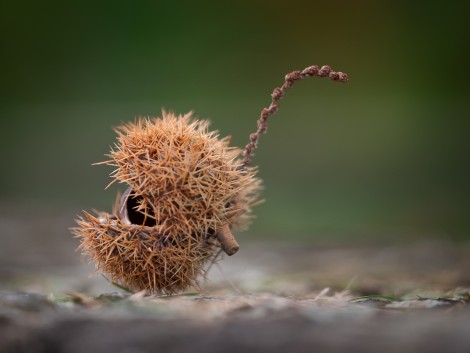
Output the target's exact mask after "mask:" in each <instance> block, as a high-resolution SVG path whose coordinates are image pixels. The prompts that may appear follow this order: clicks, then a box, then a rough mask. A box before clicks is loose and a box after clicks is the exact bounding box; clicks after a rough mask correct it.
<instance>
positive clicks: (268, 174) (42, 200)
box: [0, 0, 470, 239]
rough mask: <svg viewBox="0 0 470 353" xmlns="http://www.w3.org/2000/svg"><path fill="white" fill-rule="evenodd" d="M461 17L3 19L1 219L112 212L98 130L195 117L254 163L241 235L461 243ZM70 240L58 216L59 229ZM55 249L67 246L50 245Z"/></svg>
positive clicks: (68, 8)
mask: <svg viewBox="0 0 470 353" xmlns="http://www.w3.org/2000/svg"><path fill="white" fill-rule="evenodd" d="M469 10H470V6H469V3H468V2H452V1H446V2H432V1H427V2H399V1H381V2H379V1H358V2H356V1H355V2H352V1H351V2H346V1H292V0H291V1H282V2H281V1H232V2H222V1H219V2H215V1H213V2H208V1H198V2H196V1H194V2H190V1H187V2H178V1H174V2H169V1H166V2H163V1H152V2H144V1H140V2H130V1H114V2H99V1H80V2H78V1H75V2H73V1H65V2H64V1H48V0H45V1H40V2H39V1H30V0H29V1H28V0H26V1H16V2H3V3H2V5H1V10H0V26H1V29H0V36H1V51H2V54H1V56H0V62H1V67H2V77H1V81H0V90H1V92H0V93H1V94H0V118H1V129H0V141H1V142H0V143H1V149H0V157H1V171H2V173H0V209H1V210H2V213H3V215H4V217H6V216H5V215H8V217H10V216H12V215H18V216H19V217H21V218H22V219H23V221H24V222H28V218H29V215H31V214H38V213H39V214H44V215H46V216H48V217H50V218H51V219H53V218H54V216H55V215H63V214H64V212H66V213H67V215H68V214H70V215H73V214H77V213H79V212H80V211H81V210H82V209H86V210H90V209H91V208H96V209H103V210H109V209H110V208H111V205H112V203H113V202H114V198H115V193H116V191H117V188H116V187H114V188H112V189H110V190H107V191H104V190H103V189H104V187H105V186H106V185H107V184H108V182H109V176H108V174H109V172H110V171H111V169H109V168H107V167H103V166H97V167H92V166H91V164H92V163H94V162H98V161H102V160H104V158H105V157H104V156H103V155H104V154H106V153H107V152H108V150H109V146H110V145H112V143H113V142H114V133H113V131H112V127H114V126H116V125H118V124H120V123H121V122H124V121H128V120H133V119H134V117H135V116H141V115H159V114H160V110H161V108H162V107H163V108H166V109H170V110H174V111H175V112H177V113H185V112H187V111H189V110H193V111H194V112H195V114H196V115H198V116H199V117H201V118H209V119H210V120H211V121H212V128H214V129H218V130H219V131H220V132H221V134H222V135H232V136H233V140H232V141H233V144H234V145H238V146H244V145H245V144H246V142H247V139H248V135H249V133H250V132H251V131H252V130H254V129H255V127H256V119H257V118H258V115H259V111H260V109H261V108H262V107H264V106H266V105H267V104H269V101H270V97H269V94H270V93H271V91H272V89H273V88H274V87H275V86H277V85H280V84H282V82H283V76H284V74H285V73H287V72H289V71H292V70H294V69H302V68H304V67H306V66H309V65H312V64H317V65H323V64H329V65H331V66H332V67H333V68H334V69H335V70H339V71H344V72H347V73H348V74H349V75H350V82H349V83H348V84H345V85H341V84H336V83H332V82H330V81H329V80H318V79H311V80H305V81H302V82H300V83H298V84H297V85H296V87H295V88H294V89H293V90H292V91H290V92H289V93H288V95H287V96H286V98H285V99H284V100H283V101H282V108H281V110H280V111H279V112H278V114H276V115H275V116H274V117H273V118H272V119H271V121H270V127H269V132H268V134H267V135H265V136H263V138H262V140H261V143H260V148H259V149H258V152H257V155H256V158H255V163H256V164H257V165H258V166H259V168H260V173H259V175H260V176H261V177H262V178H263V179H264V181H265V191H264V198H265V199H266V202H265V203H264V204H263V205H261V206H259V207H258V208H257V210H256V214H257V219H256V221H255V222H254V224H253V225H252V227H251V229H250V232H251V235H253V236H255V235H257V236H260V237H264V239H268V237H276V238H281V237H285V236H289V237H291V238H294V237H297V238H300V239H305V238H309V239H311V238H314V237H317V238H319V237H325V238H330V237H336V236H337V237H356V238H352V239H359V238H361V237H370V238H374V239H386V238H388V237H394V238H396V237H402V238H407V237H420V236H425V237H434V236H435V237H452V238H467V239H470V222H469V218H470V217H469V215H470V202H469V196H470V187H469V180H470V179H469V177H470V165H469V152H470V139H469V128H470V119H469V118H470V114H469V111H470V109H469V108H470V107H469V93H470V89H469V84H468V82H469V71H468V62H469V54H468V52H469V43H470V38H469V27H468V14H469ZM70 225H72V217H70ZM64 233H66V231H64Z"/></svg>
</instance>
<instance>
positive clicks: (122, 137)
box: [74, 112, 260, 293]
mask: <svg viewBox="0 0 470 353" xmlns="http://www.w3.org/2000/svg"><path fill="white" fill-rule="evenodd" d="M208 125H209V124H208V122H207V121H204V120H194V119H192V118H191V114H186V115H184V116H175V115H173V114H172V113H165V112H164V113H163V116H162V118H141V119H138V120H137V121H135V122H134V123H130V124H124V125H122V126H120V127H118V128H117V129H116V132H117V134H118V137H117V143H116V145H115V147H114V148H113V150H112V151H111V154H110V156H111V157H112V159H111V160H109V161H106V162H104V163H106V164H108V165H112V166H114V167H115V168H116V169H115V171H114V172H113V174H112V177H113V178H114V181H113V182H115V181H117V182H120V183H125V184H127V185H129V188H128V189H127V190H126V192H125V194H124V195H123V196H122V197H121V199H120V201H119V203H118V206H117V207H116V209H115V211H114V214H113V215H109V214H105V213H103V214H99V215H98V216H96V217H94V216H92V215H90V214H86V216H85V217H84V218H81V219H80V220H79V221H78V225H79V226H78V227H77V228H76V229H75V230H74V232H75V234H76V235H77V236H78V237H79V238H81V244H80V248H81V249H82V251H83V252H84V253H85V254H87V255H89V256H90V257H91V258H92V259H93V261H94V262H95V263H96V264H97V267H98V269H99V271H101V272H104V273H106V274H108V275H109V276H110V277H111V280H113V281H115V282H119V283H122V284H123V285H125V286H127V287H129V288H130V289H133V290H147V291H148V292H157V293H174V292H177V291H179V290H182V289H184V288H186V287H188V286H191V285H195V284H196V279H197V277H199V276H200V275H201V274H203V272H204V265H205V264H206V263H207V262H208V261H209V260H211V259H213V258H214V256H215V254H216V251H215V250H216V248H217V246H218V245H219V246H221V247H222V248H223V249H224V250H225V251H226V252H227V253H228V254H229V255H231V254H233V253H235V252H236V251H237V250H238V245H237V244H236V242H235V241H234V239H233V237H232V236H231V232H230V229H231V228H240V227H243V226H246V225H247V223H248V221H249V217H250V213H251V207H252V206H253V205H254V204H255V203H256V202H257V200H258V194H259V189H260V180H259V179H258V178H256V177H255V173H256V170H255V168H252V167H245V166H244V165H243V164H242V161H241V158H240V156H241V150H240V149H238V148H234V147H230V146H229V139H228V138H219V137H218V135H217V134H216V133H215V132H210V131H209V130H208Z"/></svg>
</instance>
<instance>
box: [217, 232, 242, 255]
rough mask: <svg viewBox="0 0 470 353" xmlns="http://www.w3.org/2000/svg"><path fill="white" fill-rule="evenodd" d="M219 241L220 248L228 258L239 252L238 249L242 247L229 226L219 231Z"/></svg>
mask: <svg viewBox="0 0 470 353" xmlns="http://www.w3.org/2000/svg"><path fill="white" fill-rule="evenodd" d="M217 239H218V240H219V242H220V247H221V248H222V250H223V251H224V252H225V253H226V254H227V255H228V256H232V255H233V254H235V253H236V252H237V251H238V249H240V246H239V245H238V243H237V241H236V240H235V238H234V237H233V234H232V232H231V231H230V227H229V225H228V224H225V225H224V226H223V227H222V228H221V229H219V231H218V232H217Z"/></svg>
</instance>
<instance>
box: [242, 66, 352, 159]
mask: <svg viewBox="0 0 470 353" xmlns="http://www.w3.org/2000/svg"><path fill="white" fill-rule="evenodd" d="M312 76H316V77H329V78H330V79H331V80H333V81H338V82H347V81H348V75H347V74H345V73H343V72H335V71H333V70H332V69H331V67H329V66H328V65H324V66H322V67H321V68H318V66H317V65H313V66H309V67H307V68H306V69H304V70H303V71H292V72H291V73H288V74H287V75H286V76H285V78H284V79H285V81H284V84H283V85H282V86H281V87H276V88H275V89H274V90H273V93H271V99H272V100H271V104H270V105H269V107H268V108H263V110H261V116H260V118H259V119H258V129H257V130H256V132H253V133H251V134H250V142H249V143H248V144H247V145H246V147H245V150H244V152H243V160H242V164H243V166H244V167H247V166H249V165H251V163H252V161H253V156H254V154H255V149H256V147H257V146H258V140H259V138H260V136H261V134H264V133H266V130H267V129H268V121H267V120H268V118H269V117H270V116H271V115H273V114H274V113H275V112H276V111H277V110H278V109H279V101H280V100H281V98H282V97H283V96H284V94H285V93H286V90H287V89H288V88H291V87H292V86H293V85H294V83H295V81H298V80H302V79H304V78H306V77H312Z"/></svg>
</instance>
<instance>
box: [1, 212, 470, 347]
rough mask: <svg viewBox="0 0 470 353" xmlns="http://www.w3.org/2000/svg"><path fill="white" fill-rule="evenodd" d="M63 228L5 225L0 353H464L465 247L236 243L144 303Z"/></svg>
mask: <svg viewBox="0 0 470 353" xmlns="http://www.w3.org/2000/svg"><path fill="white" fill-rule="evenodd" d="M65 219H67V217H65V218H64V224H62V223H61V222H60V221H58V222H57V223H46V222H44V223H41V220H40V219H36V220H32V221H31V222H24V223H21V222H18V223H14V222H13V221H10V223H8V222H7V221H5V220H3V221H2V222H3V230H4V231H5V230H6V234H7V235H8V236H7V237H5V243H4V245H6V246H2V247H1V248H0V352H93V351H96V352H105V353H106V352H114V353H115V352H154V351H164V352H182V351H193V352H196V351H201V352H202V351H204V352H220V351H225V352H232V351H249V352H286V351H291V352H313V351H318V352H392V351H393V352H396V351H400V352H408V351H410V352H411V351H419V352H421V351H422V352H470V303H469V300H470V296H469V294H468V293H469V291H470V271H468V269H470V256H469V255H470V244H463V243H458V244H454V243H450V242H442V241H429V240H421V241H418V242H410V243H407V244H398V245H397V244H392V243H388V244H384V243H381V244H371V243H370V242H367V243H363V244H358V243H357V242H356V243H352V242H349V243H345V242H341V243H333V244H331V243H330V244H325V243H319V242H312V243H311V244H305V243H297V244H295V243H294V244H292V243H290V244H287V243H267V242H257V243H253V242H248V241H246V240H244V239H243V238H241V240H240V243H241V246H242V248H241V250H240V252H239V253H238V254H236V255H235V256H233V257H230V258H225V259H223V261H221V262H220V263H219V264H218V265H216V266H214V267H213V268H212V270H211V271H210V275H209V280H208V281H206V282H202V283H201V288H200V289H198V290H192V291H189V292H187V293H184V294H183V295H179V296H173V297H155V296H150V297H149V296H144V295H143V294H142V293H135V294H130V293H126V292H124V291H121V290H119V289H118V288H116V287H114V286H112V285H110V284H109V283H107V282H106V280H105V279H104V278H102V277H101V276H93V277H89V274H90V273H91V272H92V271H93V268H92V267H90V266H89V265H87V264H86V263H84V262H80V257H79V256H78V254H76V253H75V252H74V248H75V247H76V245H77V244H76V243H75V242H74V241H73V240H72V239H70V238H68V237H67V233H66V232H64V229H65V228H66V226H65V224H66V222H67V221H66V220H65ZM38 229H39V230H40V231H38ZM32 235H34V236H32ZM2 237H3V236H2Z"/></svg>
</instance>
